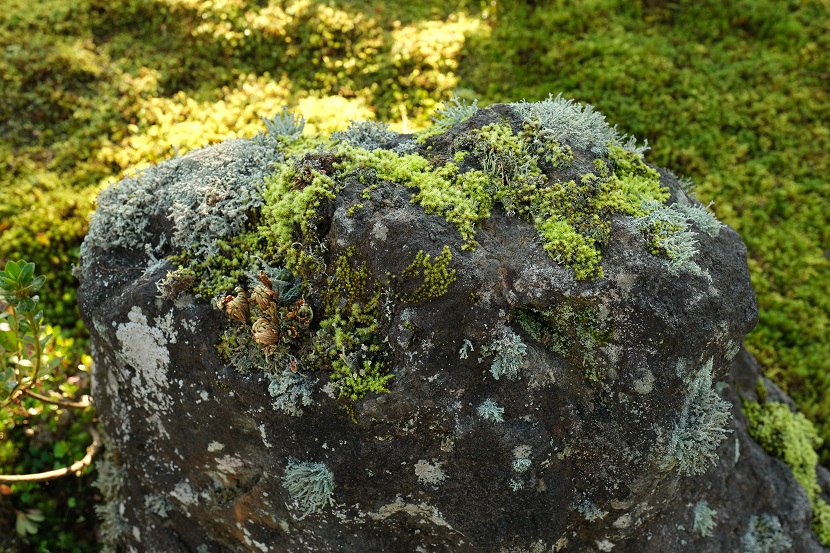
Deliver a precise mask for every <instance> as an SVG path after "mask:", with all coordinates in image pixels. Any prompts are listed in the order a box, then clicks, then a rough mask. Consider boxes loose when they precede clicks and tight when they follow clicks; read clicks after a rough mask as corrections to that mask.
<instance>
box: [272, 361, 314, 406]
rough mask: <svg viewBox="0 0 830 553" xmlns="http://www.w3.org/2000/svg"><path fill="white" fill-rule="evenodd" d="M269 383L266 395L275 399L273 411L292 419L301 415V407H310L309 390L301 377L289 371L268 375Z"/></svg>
mask: <svg viewBox="0 0 830 553" xmlns="http://www.w3.org/2000/svg"><path fill="white" fill-rule="evenodd" d="M268 379H269V380H270V381H271V383H270V384H269V385H268V393H269V394H271V397H273V398H274V399H275V401H274V402H273V403H272V405H273V406H274V409H277V410H279V411H282V412H283V413H287V414H289V415H292V416H294V417H299V416H300V415H302V414H303V410H302V407H307V406H309V405H311V388H309V386H308V382H306V379H305V377H304V376H303V375H301V374H299V373H298V372H294V371H292V370H291V369H285V370H283V371H282V372H279V373H268Z"/></svg>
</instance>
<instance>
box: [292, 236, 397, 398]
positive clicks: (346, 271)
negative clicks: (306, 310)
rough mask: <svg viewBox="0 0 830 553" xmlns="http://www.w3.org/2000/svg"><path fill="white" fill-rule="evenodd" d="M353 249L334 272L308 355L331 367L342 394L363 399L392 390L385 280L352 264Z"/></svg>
mask: <svg viewBox="0 0 830 553" xmlns="http://www.w3.org/2000/svg"><path fill="white" fill-rule="evenodd" d="M353 255H354V250H353V249H352V248H349V249H347V250H346V251H345V252H344V253H343V255H341V256H340V257H338V258H337V260H336V261H335V263H334V267H333V276H332V277H331V278H330V279H329V282H328V288H327V289H326V290H325V291H324V292H323V296H322V300H323V315H322V319H321V320H320V329H319V330H318V331H317V333H316V334H315V336H314V337H313V339H312V348H313V351H312V352H311V353H310V354H309V355H307V356H306V362H307V364H309V365H310V366H315V367H326V368H328V369H329V370H330V371H331V379H332V382H333V384H334V386H335V388H336V390H337V393H338V398H339V399H345V400H348V401H357V400H360V399H362V398H363V397H364V396H365V395H366V394H367V393H369V392H376V393H382V392H388V391H389V389H388V388H387V383H388V382H389V381H390V380H391V379H392V377H393V375H391V374H390V373H389V365H390V364H389V360H388V354H387V348H384V347H383V344H382V343H381V338H380V320H379V319H380V298H381V289H380V285H379V284H378V283H377V282H376V281H375V280H374V279H372V278H371V277H370V276H369V274H368V271H367V269H366V264H365V263H363V264H361V265H360V266H359V267H353V266H352V262H351V258H352V256H353Z"/></svg>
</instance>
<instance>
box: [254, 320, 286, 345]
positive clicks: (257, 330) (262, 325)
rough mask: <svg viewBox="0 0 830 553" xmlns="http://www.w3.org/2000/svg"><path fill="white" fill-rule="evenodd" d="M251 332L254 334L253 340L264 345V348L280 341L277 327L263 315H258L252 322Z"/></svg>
mask: <svg viewBox="0 0 830 553" xmlns="http://www.w3.org/2000/svg"><path fill="white" fill-rule="evenodd" d="M251 332H252V333H253V336H254V342H256V343H257V344H262V345H263V346H266V349H268V348H269V347H270V346H276V345H278V344H279V343H280V330H279V328H278V327H277V326H276V325H275V324H274V323H273V322H272V321H269V320H268V319H266V318H265V317H260V318H259V319H257V320H256V321H255V322H254V324H253V326H252V327H251Z"/></svg>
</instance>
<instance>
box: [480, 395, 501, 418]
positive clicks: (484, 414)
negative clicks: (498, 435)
mask: <svg viewBox="0 0 830 553" xmlns="http://www.w3.org/2000/svg"><path fill="white" fill-rule="evenodd" d="M476 411H477V412H478V416H479V417H481V418H482V419H484V420H486V421H490V422H496V423H498V422H504V407H501V406H500V405H499V404H498V403H496V402H495V401H493V400H492V399H490V398H487V399H485V400H484V401H483V402H482V403H481V405H479V406H478V408H477V409H476Z"/></svg>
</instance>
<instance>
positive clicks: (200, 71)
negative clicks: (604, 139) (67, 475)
mask: <svg viewBox="0 0 830 553" xmlns="http://www.w3.org/2000/svg"><path fill="white" fill-rule="evenodd" d="M829 51H830V1H828V0H803V1H795V0H793V1H762V0H739V1H735V2H717V1H714V0H705V1H701V2H666V1H661V0H644V1H642V2H622V1H620V2H615V1H611V0H588V1H585V2H579V3H575V2H553V1H550V2H545V1H533V2H530V1H528V2H519V1H516V0H493V1H492V2H483V1H482V2H473V1H469V2H463V1H462V2H445V1H441V2H438V1H427V2H420V3H411V2H403V1H383V2H381V1H362V2H361V1H357V2H348V3H347V2H334V1H332V2H324V1H317V0H298V1H284V2H278V1H276V0H106V1H104V0H42V1H39V2H31V1H27V0H5V1H4V2H3V10H2V11H0V83H2V84H1V85H0V87H1V88H0V97H1V98H2V101H0V136H2V140H0V260H3V259H6V258H12V259H14V258H18V257H23V258H25V259H27V260H29V261H34V262H35V263H37V267H38V272H39V273H44V274H46V275H47V278H48V280H47V285H46V289H44V292H43V294H42V298H43V305H44V307H46V310H47V312H46V316H47V322H49V323H52V324H60V325H62V327H63V328H64V331H65V332H66V333H69V334H72V335H74V336H75V337H76V338H77V341H76V342H75V345H74V346H72V349H73V350H74V351H75V353H74V356H75V357H76V358H77V356H78V354H79V353H80V352H82V351H83V350H84V347H85V345H84V331H83V328H82V325H81V323H80V319H79V317H78V315H77V308H76V307H75V303H74V286H75V285H76V283H75V282H74V280H73V278H72V276H71V272H70V270H71V265H72V263H75V262H77V255H78V248H79V245H80V242H81V240H82V238H83V236H84V234H85V232H86V229H87V217H88V215H89V213H90V212H91V211H92V210H93V209H94V197H95V195H96V194H97V192H98V191H99V190H101V187H102V186H105V185H106V184H107V183H108V182H111V181H113V180H116V179H118V178H120V177H122V176H124V175H126V174H129V173H130V172H132V171H134V170H135V169H137V168H140V167H143V166H146V165H148V164H152V163H158V162H160V161H162V160H164V159H166V158H169V157H171V156H172V155H173V154H174V152H175V151H176V150H178V152H179V153H184V152H186V151H188V150H191V149H194V148H198V147H200V146H204V145H206V144H208V143H211V142H215V141H220V140H223V139H225V138H228V137H233V136H252V135H253V134H255V133H256V132H257V131H260V130H264V125H263V124H262V123H261V121H260V120H259V117H260V116H271V115H274V114H276V113H278V111H279V108H280V106H281V105H283V104H288V105H290V106H292V108H295V109H298V110H299V111H300V112H302V113H303V114H304V115H305V116H306V118H307V119H308V126H307V130H306V132H330V131H333V130H342V129H344V128H345V127H346V125H347V124H348V121H349V119H364V118H376V119H380V120H386V121H391V122H392V123H393V128H395V129H396V130H413V129H417V128H421V127H423V126H425V125H427V124H428V118H429V116H430V114H432V113H433V111H434V110H435V108H436V107H437V106H438V105H439V104H440V102H441V101H443V100H446V99H447V98H449V97H450V95H451V92H452V91H453V90H456V91H457V92H458V94H459V95H460V96H462V97H466V98H469V99H472V98H478V99H479V105H482V106H484V105H487V104H489V103H493V102H502V101H515V100H517V99H521V98H525V99H527V100H530V101H533V100H539V99H542V98H544V97H546V96H547V95H548V93H551V92H553V93H554V94H555V93H557V92H560V91H561V92H563V94H564V96H565V97H573V98H576V99H577V100H579V101H582V102H588V103H591V104H593V105H594V106H596V108H597V109H598V110H599V111H601V112H602V113H603V114H605V115H606V116H607V118H608V120H609V121H610V122H612V123H617V124H618V125H619V127H620V130H621V131H623V132H627V133H632V134H635V135H636V136H637V137H638V138H639V139H640V140H642V139H648V140H649V143H650V144H651V145H652V146H653V149H652V150H651V151H649V152H647V154H646V159H647V160H648V161H649V162H651V163H654V164H656V165H660V166H665V167H670V168H672V169H673V170H674V171H675V172H677V173H679V174H682V175H685V176H687V177H690V178H691V179H693V180H694V182H695V183H696V184H697V188H696V190H695V192H696V194H697V196H698V197H699V198H700V199H701V200H702V201H703V202H709V201H714V202H715V204H714V206H713V209H714V211H715V212H716V213H717V215H718V217H719V218H720V219H721V220H723V221H724V222H726V223H728V224H730V225H731V226H733V227H734V228H735V229H736V230H738V232H739V233H740V234H741V236H742V237H743V239H744V241H745V242H746V244H747V246H748V248H749V265H750V269H751V272H752V279H753V284H754V286H755V289H756V291H757V293H758V301H759V304H760V323H759V325H758V328H757V329H756V330H755V331H754V332H752V333H751V334H750V336H749V337H748V339H747V343H748V346H749V348H750V350H751V351H752V353H753V354H754V355H755V356H756V357H757V358H758V359H759V361H760V362H761V363H762V364H763V366H764V368H765V371H766V374H767V375H768V376H769V377H771V378H772V379H773V380H774V381H775V382H776V383H778V384H779V385H781V386H782V387H784V388H785V389H786V390H787V391H788V392H789V393H790V394H791V395H792V396H793V397H794V398H795V399H796V401H797V403H798V407H799V409H800V410H801V411H803V412H804V413H805V414H806V415H807V417H808V418H810V419H811V420H812V421H814V422H815V423H816V424H817V425H818V426H817V427H818V430H819V434H820V436H822V437H823V438H824V440H825V446H824V448H823V449H822V450H821V459H822V462H823V463H824V464H825V466H827V465H828V464H830V370H828V368H830V365H828V364H829V363H830V361H828V360H830V332H829V331H830V246H828V244H830V221H829V219H830V176H828V175H830V127H828V122H830V92H829V91H830V55H828V54H827V52H829ZM65 370H66V371H68V373H67V374H68V375H70V376H73V378H74V377H76V376H77V371H76V370H75V369H74V364H73V363H66V364H65ZM59 376H63V375H59ZM84 381H85V380H84V379H83V378H81V379H79V380H77V382H78V383H80V384H83V382H84ZM61 416H62V417H63V419H60V418H59V417H61ZM66 419H67V416H66V415H60V414H59V413H57V414H56V413H53V412H52V411H51V410H48V409H47V410H43V411H42V412H41V413H38V414H32V415H27V414H26V411H21V412H20V413H17V414H12V413H2V414H0V434H2V438H3V445H2V447H0V468H1V469H2V472H21V471H32V470H43V466H44V464H46V465H49V464H50V463H58V464H60V462H61V461H65V459H64V458H63V457H59V456H57V455H56V454H57V453H61V454H62V455H63V456H65V457H66V458H67V459H68V458H71V457H73V456H75V457H79V456H80V455H82V452H83V449H84V447H85V443H86V442H85V440H86V439H87V438H88V437H87V436H84V435H83V430H82V429H83V426H82V425H74V426H73V424H74V423H67V422H65V421H66ZM50 421H51V422H50ZM61 421H63V422H61ZM61 424H62V425H63V426H60V425H61ZM73 429H74V430H73ZM52 431H54V432H58V431H60V432H63V434H60V435H57V436H56V437H55V438H53V439H52V440H51V441H50V440H42V442H43V443H42V444H41V445H38V442H37V441H35V442H34V443H33V441H32V438H33V436H32V435H31V434H32V433H34V436H35V437H37V436H40V437H45V436H48V435H49V434H48V432H52ZM57 442H65V444H66V447H64V446H61V449H60V451H56V450H55V449H54V448H55V446H54V444H55V443H57ZM79 454H80V455H79ZM47 468H51V466H49V467H47ZM88 484H89V477H85V478H83V479H81V480H67V481H65V482H60V483H54V484H51V485H50V486H48V487H39V488H38V487H30V488H29V489H24V487H22V486H19V487H13V489H12V490H8V491H9V492H10V493H9V494H8V495H3V496H2V499H0V524H2V525H3V526H4V527H6V528H7V531H6V532H3V534H4V535H6V534H8V530H10V529H11V528H12V526H9V524H11V525H13V523H14V518H15V515H14V509H18V510H25V509H31V508H39V509H42V510H43V511H44V512H45V513H47V515H48V518H47V521H46V522H44V523H42V524H41V525H40V531H39V532H38V534H37V535H36V536H33V537H32V538H31V539H30V541H29V542H28V543H25V544H24V543H22V542H20V541H18V545H13V544H12V543H11V542H8V543H7V544H0V548H2V547H5V548H8V549H10V550H15V548H20V549H21V550H27V551H31V550H36V551H88V550H93V549H94V548H95V545H94V537H93V535H94V528H95V524H94V520H93V519H94V515H93V513H92V511H91V505H92V504H93V503H94V500H95V493H94V490H93V489H91V488H90V487H89V485H88ZM0 491H3V493H4V494H5V493H6V490H0ZM12 541H14V540H12Z"/></svg>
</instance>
